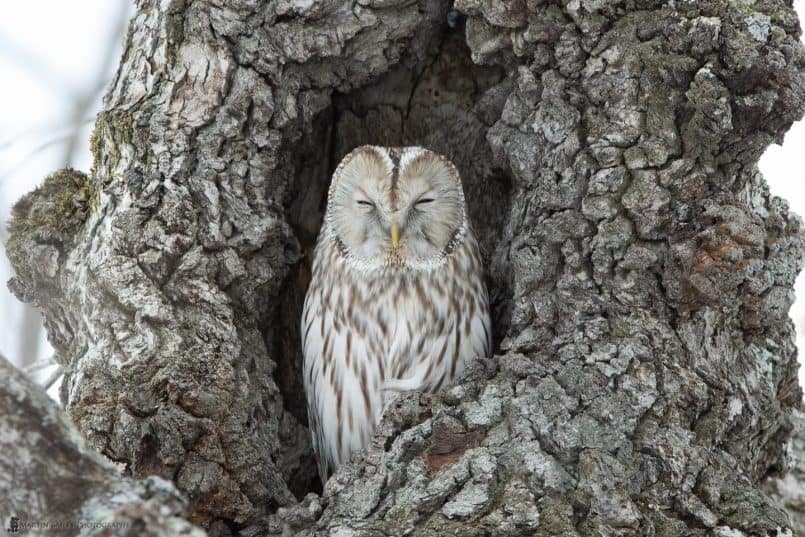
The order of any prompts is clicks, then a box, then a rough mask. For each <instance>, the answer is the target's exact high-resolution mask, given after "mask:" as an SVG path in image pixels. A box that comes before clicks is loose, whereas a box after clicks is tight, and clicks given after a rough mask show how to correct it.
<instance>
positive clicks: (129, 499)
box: [0, 356, 205, 537]
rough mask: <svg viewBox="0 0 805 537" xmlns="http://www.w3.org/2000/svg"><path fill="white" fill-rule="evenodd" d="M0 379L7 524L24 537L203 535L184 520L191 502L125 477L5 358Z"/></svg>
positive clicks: (164, 485)
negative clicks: (15, 525) (90, 445)
mask: <svg viewBox="0 0 805 537" xmlns="http://www.w3.org/2000/svg"><path fill="white" fill-rule="evenodd" d="M0 376H1V377H2V378H3V382H2V383H0V474H1V475H2V476H3V478H2V479H0V498H2V499H3V524H9V523H10V522H9V520H10V517H14V518H16V524H17V527H18V528H19V531H20V532H21V533H22V534H26V535H80V536H86V537H89V536H97V537H99V536H104V535H131V536H135V535H137V536H140V535H142V536H155V537H156V536H175V535H186V536H191V537H192V536H202V535H205V533H204V531H203V530H202V529H201V528H198V527H196V526H193V525H192V524H190V523H189V522H187V520H185V519H184V518H183V517H184V516H186V510H187V500H186V499H184V498H183V497H182V495H181V494H180V493H179V491H178V490H176V488H175V487H174V486H173V484H172V483H170V482H169V481H166V480H164V479H162V478H159V477H156V476H153V477H148V478H145V479H141V480H137V479H131V478H124V477H121V475H120V473H119V472H118V470H117V469H116V468H115V467H114V466H113V465H112V464H110V463H109V462H108V461H107V460H105V459H104V458H103V457H101V456H100V455H98V453H97V452H96V451H95V450H93V449H92V448H90V447H88V446H87V445H86V443H85V441H84V439H83V437H82V436H81V434H80V433H79V432H78V431H77V430H76V429H75V426H74V425H73V424H72V423H71V422H70V420H69V419H67V416H66V415H65V414H64V412H63V411H62V409H60V408H59V407H58V406H57V405H56V404H55V403H54V402H53V401H52V400H51V399H50V398H49V397H48V396H47V395H45V393H43V392H42V390H41V389H39V388H38V387H37V386H35V385H33V384H32V383H31V382H30V381H29V380H28V379H27V378H25V376H24V375H23V373H22V372H21V371H19V370H18V369H16V368H15V367H14V366H12V365H11V364H10V363H8V361H7V360H6V359H5V358H3V357H2V356H0ZM10 527H11V526H9V525H7V526H4V527H3V529H4V530H5V529H6V528H10Z"/></svg>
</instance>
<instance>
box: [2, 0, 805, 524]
mask: <svg viewBox="0 0 805 537" xmlns="http://www.w3.org/2000/svg"><path fill="white" fill-rule="evenodd" d="M139 4H140V5H139V6H138V12H137V14H136V16H135V17H134V19H133V21H132V23H131V26H130V30H129V34H128V37H127V41H126V49H125V53H124V57H123V60H122V63H121V66H120V70H119V72H118V74H117V77H116V79H115V81H114V83H113V84H112V87H111V89H110V90H109V93H108V95H107V98H106V101H105V110H104V112H103V113H102V114H101V115H100V116H99V118H98V121H97V125H96V132H95V135H94V144H93V145H94V151H95V164H94V167H93V170H92V172H91V174H90V175H89V176H84V175H81V174H77V173H75V172H61V173H59V174H56V175H54V176H53V177H52V178H51V179H49V180H48V181H47V182H46V183H45V185H44V186H43V187H42V189H40V191H38V192H35V193H33V194H31V195H29V196H27V197H26V198H24V199H23V201H22V202H21V203H20V204H18V206H17V208H16V211H15V216H14V220H13V222H12V225H11V231H12V236H11V239H10V242H9V254H10V257H11V259H12V262H13V263H14V265H15V267H16V269H17V271H18V276H17V278H15V279H14V280H12V282H11V287H12V289H13V290H14V291H15V293H16V294H17V295H18V296H19V297H20V298H21V299H23V300H27V301H31V302H33V303H35V304H36V305H37V306H39V307H41V308H42V309H43V311H44V315H45V318H46V323H47V327H48V332H49V336H50V338H51V341H52V343H53V344H54V347H55V348H56V350H57V353H58V359H59V361H60V363H61V364H62V365H63V366H64V368H65V371H66V377H65V382H64V384H63V389H62V398H63V401H64V403H65V405H66V408H67V412H68V413H69V415H70V416H71V418H72V419H73V420H74V421H75V423H76V424H77V425H78V428H79V429H80V430H81V431H82V432H83V433H84V434H85V435H86V437H87V439H88V441H89V443H90V445H91V446H93V447H94V448H96V449H97V450H99V451H100V452H101V453H103V454H104V455H106V456H107V457H108V458H110V459H112V460H113V461H117V462H119V463H121V464H122V465H124V466H125V469H126V472H128V473H130V474H131V475H134V476H144V475H159V476H162V477H165V478H167V479H170V480H173V481H174V483H175V484H176V486H177V487H178V489H179V490H181V491H182V492H183V493H184V494H185V495H186V496H187V497H188V499H189V501H190V509H191V512H192V516H193V520H194V521H197V522H198V523H200V524H201V525H203V526H204V527H205V528H207V529H208V531H209V532H210V533H211V534H215V535H224V534H228V533H235V532H238V531H239V530H241V529H242V528H244V527H246V526H249V525H252V526H251V529H250V530H249V531H251V532H252V533H261V532H268V533H271V534H289V535H290V534H297V533H298V534H302V535H304V534H326V533H328V532H339V533H338V534H340V535H350V534H357V535H376V534H377V535H380V534H397V533H402V532H404V533H409V532H418V533H420V534H423V535H442V534H446V533H450V534H460V535H476V534H477V535H483V534H507V535H508V534H512V535H515V534H523V535H532V534H535V533H537V534H539V535H577V534H578V535H599V534H601V535H612V534H622V535H638V534H639V535H687V534H694V535H696V534H707V533H710V534H714V535H741V534H768V533H770V534H775V533H776V532H778V531H779V532H781V533H782V534H786V533H787V532H788V533H790V532H791V528H792V523H791V521H790V520H789V518H788V517H787V515H786V513H785V512H784V510H783V509H782V507H781V505H780V504H779V503H776V502H775V501H773V500H772V499H771V498H770V497H769V496H768V495H766V494H765V493H764V492H763V491H762V489H761V483H762V482H763V481H765V480H766V479H767V478H768V477H769V476H774V475H779V474H782V473H784V472H785V471H786V470H787V468H788V462H787V458H786V449H787V446H788V445H789V444H790V442H789V438H790V435H791V432H792V422H791V413H792V409H793V408H795V407H797V406H798V405H799V404H800V400H801V395H802V394H801V391H800V388H799V386H798V385H797V380H796V369H797V366H796V359H795V352H796V349H795V346H794V339H793V326H792V324H791V322H790V321H789V319H788V318H787V311H788V308H789V306H790V304H791V302H792V300H793V291H792V284H793V281H794V278H795V276H796V273H797V272H798V270H799V267H800V264H801V260H802V256H803V251H804V249H803V240H802V232H801V227H800V221H799V219H798V218H796V217H795V216H793V215H791V214H789V211H788V208H787V205H786V203H785V202H784V201H782V200H780V199H777V198H774V197H772V196H770V195H769V193H768V189H767V188H766V185H765V183H764V181H763V179H762V177H761V176H760V174H759V173H758V171H757V167H756V164H757V160H758V158H759V156H760V155H761V153H762V152H763V150H764V149H765V148H766V147H767V146H768V145H769V144H770V143H772V142H774V141H780V140H781V138H782V135H783V133H784V132H785V131H786V130H787V128H788V127H789V126H790V124H791V123H792V122H793V121H794V120H796V119H798V118H799V117H800V116H801V115H802V113H803V109H804V108H805V52H804V51H803V47H802V45H801V43H800V42H799V41H798V38H799V34H800V30H799V26H798V21H797V18H796V15H795V13H794V12H793V10H792V8H791V6H790V5H789V3H788V2H784V1H779V0H778V1H772V0H757V1H731V0H713V1H703V2H687V1H676V2H659V1H651V0H639V1H637V0H636V1H628V2H623V1H612V2H602V1H592V0H570V1H565V2H550V3H548V2H543V1H540V0H517V1H510V2H504V1H501V0H459V1H457V2H456V3H455V5H452V6H451V5H449V3H448V2H445V1H419V2H417V1H409V0H376V1H369V0H366V1H359V2H343V1H340V0H329V1H321V2H291V1H273V2H261V1H257V0H250V1H247V0H241V1H237V2H232V1H227V2H223V1H220V2H216V1H213V0H208V1H204V0H197V1H194V2H183V1H180V0H174V1H171V2H155V1H154V2H151V1H142V2H140V3H139ZM364 142H373V143H380V144H421V145H426V146H429V147H431V148H432V149H434V150H436V151H440V152H443V153H445V154H447V155H449V156H450V157H451V158H452V159H453V160H454V161H455V162H456V163H457V165H458V167H459V169H460V171H461V173H462V176H463V179H464V182H465V185H466V191H467V200H468V203H469V205H470V211H471V217H472V219H473V222H474V224H475V227H476V228H477V234H478V235H479V237H480V240H481V242H482V245H483V248H484V250H485V260H486V262H487V268H488V275H489V279H488V280H489V281H488V284H489V287H490V291H491V296H492V299H493V305H494V318H493V321H494V326H495V329H496V343H497V349H498V352H497V353H496V356H495V357H494V358H492V359H491V360H488V361H487V362H485V363H483V364H478V365H477V367H475V368H474V369H473V370H472V371H471V372H470V373H469V374H468V376H467V377H466V379H465V380H464V381H463V382H462V383H461V384H459V385H458V386H456V387H453V388H451V389H448V390H446V391H445V392H444V393H443V394H441V395H438V396H422V395H418V394H406V395H404V396H402V397H401V398H400V399H399V401H398V402H397V404H396V405H395V406H394V407H393V408H392V409H391V410H390V411H389V413H388V416H387V417H386V419H385V421H384V422H383V424H382V426H381V431H380V433H379V434H378V436H377V438H376V440H375V442H374V445H373V447H372V449H371V450H370V451H369V453H368V454H367V455H366V457H365V458H361V457H357V458H356V460H355V461H354V463H353V464H350V465H347V466H345V467H344V468H343V470H340V471H339V472H338V473H337V474H336V476H335V477H334V478H332V479H331V480H330V482H329V483H328V485H327V487H326V489H325V491H324V493H323V495H322V496H319V495H317V494H315V492H316V491H317V490H318V489H317V487H318V486H320V485H318V484H317V481H316V478H315V476H314V469H315V465H314V464H313V463H312V459H311V457H312V455H311V450H310V446H309V440H308V435H307V430H306V417H305V415H304V406H303V404H302V402H303V399H302V391H301V382H300V378H299V365H300V363H301V358H300V353H299V344H298V333H297V324H298V323H297V320H298V317H299V312H300V307H301V298H302V296H303V293H304V289H305V286H306V284H307V280H308V266H309V265H308V259H309V256H308V254H309V252H310V250H311V248H312V245H313V241H314V239H315V235H316V233H317V230H318V225H319V222H320V217H321V208H322V203H323V199H324V195H325V191H326V185H327V180H328V174H329V173H330V172H331V171H332V168H333V167H334V165H335V164H336V163H337V161H338V160H339V158H340V156H341V155H343V154H344V153H345V152H346V151H347V150H349V149H351V148H352V147H354V146H355V145H357V144H359V143H364ZM295 498H304V499H303V501H301V503H297V502H296V499H295ZM255 525H256V526H255Z"/></svg>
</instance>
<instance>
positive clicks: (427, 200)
mask: <svg viewBox="0 0 805 537" xmlns="http://www.w3.org/2000/svg"><path fill="white" fill-rule="evenodd" d="M434 201H435V200H434V199H433V198H419V199H418V200H416V205H424V204H426V203H433V202H434Z"/></svg>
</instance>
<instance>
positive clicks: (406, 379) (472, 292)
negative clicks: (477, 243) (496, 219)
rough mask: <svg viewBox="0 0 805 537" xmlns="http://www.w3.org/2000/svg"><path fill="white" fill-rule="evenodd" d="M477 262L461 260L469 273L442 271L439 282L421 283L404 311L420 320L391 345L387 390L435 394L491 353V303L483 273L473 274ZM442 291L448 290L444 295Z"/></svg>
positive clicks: (436, 274)
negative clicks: (468, 364)
mask: <svg viewBox="0 0 805 537" xmlns="http://www.w3.org/2000/svg"><path fill="white" fill-rule="evenodd" d="M471 246H472V244H470V245H468V247H471ZM457 253H463V252H457ZM477 259H478V260H479V259H480V258H479V257H478V258H477ZM473 261H474V258H473V259H470V258H467V259H466V260H463V262H466V263H467V265H468V266H469V267H470V269H471V270H465V271H456V270H444V271H439V272H436V273H435V275H434V278H435V279H430V280H428V279H426V280H423V281H422V282H421V283H420V284H419V285H422V286H423V287H424V289H423V292H422V293H414V295H413V299H414V300H413V301H412V302H410V303H408V304H407V306H408V308H409V311H408V312H406V316H407V317H408V318H409V319H418V321H419V322H418V323H416V325H414V326H410V325H407V326H406V327H404V328H403V330H402V331H401V335H400V336H398V337H397V338H396V339H395V341H394V342H393V343H392V349H391V352H390V354H389V357H390V360H391V364H390V366H389V370H390V371H391V372H392V375H391V376H390V377H391V378H387V379H386V380H385V382H384V384H383V388H384V390H386V391H407V390H420V391H426V392H437V391H439V390H440V389H441V388H442V387H443V386H446V385H448V384H450V383H451V382H453V381H454V380H455V378H456V377H457V376H459V375H460V374H461V373H462V372H463V370H464V368H465V366H466V365H467V362H468V361H469V360H472V359H474V358H479V357H487V356H489V355H490V353H491V351H492V339H491V333H492V332H491V325H492V322H491V319H490V316H489V300H488V297H487V294H486V288H485V287H484V284H483V281H482V279H481V273H480V270H479V269H478V270H472V266H473ZM478 263H480V261H478ZM439 289H447V290H449V291H450V292H449V293H448V294H447V295H442V294H441V293H440V292H439V291H438V290H439ZM422 297H427V298H424V299H423V298H422Z"/></svg>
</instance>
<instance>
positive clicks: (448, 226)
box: [325, 146, 466, 267]
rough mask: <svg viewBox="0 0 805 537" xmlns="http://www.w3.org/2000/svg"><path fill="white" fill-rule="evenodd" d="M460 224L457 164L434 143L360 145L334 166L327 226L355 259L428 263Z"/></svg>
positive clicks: (372, 263) (440, 254)
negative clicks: (422, 145) (432, 147)
mask: <svg viewBox="0 0 805 537" xmlns="http://www.w3.org/2000/svg"><path fill="white" fill-rule="evenodd" d="M465 228H466V215H465V210H464V193H463V191H462V188H461V180H460V179H459V176H458V171H457V170H456V168H455V166H454V165H453V164H452V163H451V162H450V161H448V160H447V159H445V158H444V157H442V156H440V155H438V154H436V153H433V152H432V151H428V150H427V149H423V148H420V147H405V148H384V147H377V146H361V147H358V148H357V149H355V150H353V151H352V152H351V153H350V154H348V155H347V156H346V157H344V159H343V160H342V161H341V163H340V164H339V165H338V168H337V169H336V171H335V173H334V174H333V182H332V185H331V186H330V191H329V197H328V202H327V214H326V216H325V230H326V232H328V233H330V234H332V235H334V236H335V238H336V239H337V240H338V241H339V243H340V244H341V245H342V246H343V251H344V253H345V254H346V255H348V256H349V257H350V258H351V259H353V260H354V261H355V262H356V263H360V264H362V265H364V266H367V267H381V266H388V265H390V264H395V265H407V266H409V267H417V266H421V265H433V264H434V263H437V262H438V261H439V260H440V259H442V258H444V256H445V255H446V254H447V253H449V250H451V249H452V247H453V246H454V244H453V243H454V242H455V241H456V240H460V239H461V237H462V235H463V231H464V229H465Z"/></svg>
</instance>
